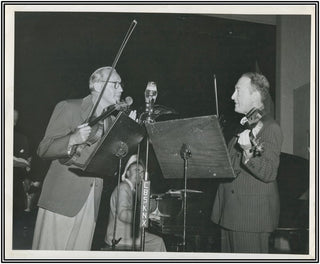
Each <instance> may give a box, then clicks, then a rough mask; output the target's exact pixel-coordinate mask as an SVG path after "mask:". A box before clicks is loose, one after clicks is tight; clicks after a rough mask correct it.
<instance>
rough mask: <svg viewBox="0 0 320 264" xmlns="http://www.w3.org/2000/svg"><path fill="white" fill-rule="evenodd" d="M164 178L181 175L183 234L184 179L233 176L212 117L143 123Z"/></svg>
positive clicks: (222, 141)
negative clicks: (182, 185)
mask: <svg viewBox="0 0 320 264" xmlns="http://www.w3.org/2000/svg"><path fill="white" fill-rule="evenodd" d="M146 129H147V133H148V135H149V139H150V142H151V143H152V145H153V149H154V152H155V154H156V157H157V159H158V162H159V165H160V168H161V170H162V174H163V177H164V178H167V179H173V178H184V183H185V184H184V228H183V248H184V249H185V245H186V243H185V237H186V232H185V230H186V208H187V206H186V201H187V200H186V194H187V189H186V188H187V178H211V179H220V178H235V174H234V171H233V168H232V165H231V161H230V157H229V155H228V150H227V146H226V143H225V140H224V137H223V135H222V131H221V128H220V125H219V121H218V119H217V117H216V116H214V115H212V116H202V117H194V118H186V119H178V120H170V121H163V122H157V123H147V124H146Z"/></svg>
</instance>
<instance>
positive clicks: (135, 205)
mask: <svg viewBox="0 0 320 264" xmlns="http://www.w3.org/2000/svg"><path fill="white" fill-rule="evenodd" d="M139 161H140V143H139V144H138V151H137V166H136V174H137V177H139ZM135 189H136V191H135V195H134V209H133V220H132V240H133V244H132V250H133V251H135V249H136V217H137V203H138V195H137V194H138V181H136V184H135Z"/></svg>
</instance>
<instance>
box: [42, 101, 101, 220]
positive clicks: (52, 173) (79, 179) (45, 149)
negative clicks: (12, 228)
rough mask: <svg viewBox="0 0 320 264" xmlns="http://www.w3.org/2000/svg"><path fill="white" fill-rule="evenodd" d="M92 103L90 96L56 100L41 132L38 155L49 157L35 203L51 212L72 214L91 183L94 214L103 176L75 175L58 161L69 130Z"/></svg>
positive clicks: (86, 193)
mask: <svg viewBox="0 0 320 264" xmlns="http://www.w3.org/2000/svg"><path fill="white" fill-rule="evenodd" d="M92 106H93V102H92V96H91V95H89V96H87V97H85V98H83V99H75V100H66V101H62V102H60V103H58V104H57V106H56V107H55V109H54V111H53V114H52V116H51V119H50V121H49V124H48V127H47V130H46V133H45V136H44V138H43V140H42V141H41V142H40V145H39V147H38V155H39V156H40V157H42V158H44V159H50V160H52V163H51V166H50V168H49V170H48V173H47V175H46V177H45V179H44V182H43V187H42V191H41V195H40V198H39V203H38V205H39V206H40V207H42V208H44V209H47V210H50V211H52V212H55V213H58V214H61V215H65V216H69V217H72V216H75V215H76V214H77V213H78V212H79V211H80V209H81V208H82V206H83V205H84V203H85V201H86V199H87V197H88V195H89V192H90V189H91V187H92V186H93V184H94V185H95V190H94V192H95V216H97V212H98V208H99V203H100V197H101V192H102V187H103V180H102V179H100V178H93V177H85V176H86V175H85V176H79V175H77V174H75V173H74V172H71V171H70V170H69V168H70V167H72V166H66V165H63V164H61V163H60V162H59V159H61V158H67V157H68V149H67V148H68V143H69V139H70V135H71V133H72V132H73V131H74V130H75V129H76V128H77V126H78V125H80V124H82V123H83V122H84V121H85V119H86V118H87V116H88V115H89V112H90V110H91V108H92Z"/></svg>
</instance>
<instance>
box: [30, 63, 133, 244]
mask: <svg viewBox="0 0 320 264" xmlns="http://www.w3.org/2000/svg"><path fill="white" fill-rule="evenodd" d="M89 88H90V95H88V96H87V97H85V98H83V99H74V100H65V101H62V102H60V103H58V104H57V105H56V107H55V109H54V111H53V113H52V116H51V118H50V121H49V124H48V127H47V129H46V132H45V136H44V138H43V139H42V141H41V142H40V145H39V147H38V155H39V156H40V157H41V158H44V159H49V160H52V163H51V166H50V168H49V170H48V172H47V175H46V177H45V179H44V182H43V187H42V192H41V195H40V198H39V202H38V206H39V211H38V216H37V221H36V226H35V232H34V237H33V244H32V249H42V250H90V249H91V243H92V238H93V234H94V230H95V225H96V219H97V215H98V208H99V204H100V197H101V192H102V187H103V180H102V179H101V178H94V177H89V175H88V177H86V175H81V176H79V175H77V174H76V173H75V172H73V171H72V170H69V168H72V165H66V163H63V162H61V161H62V160H65V159H68V158H71V156H72V155H73V153H74V150H75V147H77V146H79V145H81V144H85V143H86V142H87V141H88V139H89V138H90V134H91V132H92V128H91V127H90V126H89V125H88V123H87V118H88V116H90V114H91V112H92V110H93V109H95V110H94V113H93V115H94V116H99V115H100V114H101V113H102V112H103V110H104V109H106V108H107V107H109V106H111V105H114V104H117V103H118V102H119V101H120V97H121V94H122V92H123V87H122V85H121V78H120V75H119V74H118V73H117V72H116V70H115V69H113V68H112V67H102V68H99V69H97V70H96V71H95V72H94V73H93V74H92V75H91V77H90V79H89ZM103 88H104V89H103ZM102 90H103V91H104V92H103V94H102V95H101V98H100V94H101V91H102ZM99 98H100V100H99ZM97 102H98V103H97ZM96 103H97V104H96ZM94 106H96V107H94ZM135 115H136V113H135V112H131V113H130V117H131V118H133V119H135ZM102 123H103V124H102V129H103V130H104V131H106V130H107V129H108V127H109V126H110V125H111V123H112V120H110V118H108V119H105V120H104V121H103V122H102ZM82 151H86V149H83V150H82Z"/></svg>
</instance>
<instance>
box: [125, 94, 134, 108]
mask: <svg viewBox="0 0 320 264" xmlns="http://www.w3.org/2000/svg"><path fill="white" fill-rule="evenodd" d="M124 101H125V103H126V104H127V106H130V105H132V104H133V99H132V97H130V96H127V97H126V99H124Z"/></svg>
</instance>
